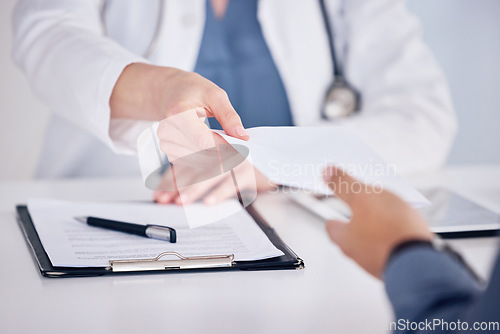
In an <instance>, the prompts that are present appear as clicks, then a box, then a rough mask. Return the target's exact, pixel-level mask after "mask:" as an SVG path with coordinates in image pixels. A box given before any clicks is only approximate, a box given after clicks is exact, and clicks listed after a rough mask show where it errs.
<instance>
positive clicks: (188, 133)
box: [110, 63, 249, 161]
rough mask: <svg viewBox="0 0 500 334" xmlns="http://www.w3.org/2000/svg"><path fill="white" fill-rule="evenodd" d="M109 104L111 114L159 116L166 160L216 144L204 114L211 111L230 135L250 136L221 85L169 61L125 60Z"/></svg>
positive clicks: (146, 117) (133, 117) (137, 116)
mask: <svg viewBox="0 0 500 334" xmlns="http://www.w3.org/2000/svg"><path fill="white" fill-rule="evenodd" d="M110 107H111V117H112V118H122V119H124V118H125V119H137V120H148V121H161V122H160V126H159V128H158V137H159V139H160V145H161V149H162V150H163V151H164V152H165V153H166V154H167V156H168V157H169V159H170V161H173V160H175V159H176V158H178V157H179V156H183V155H185V154H189V153H190V152H196V151H198V150H203V149H206V148H208V147H210V146H213V145H214V137H213V134H212V132H211V131H210V129H209V127H208V126H207V125H206V124H205V123H204V121H205V118H206V117H215V118H216V119H217V120H218V121H219V123H220V124H221V126H222V128H223V129H224V131H225V132H226V133H227V134H228V135H230V136H232V137H235V138H238V139H243V140H248V138H249V136H248V134H247V132H246V131H245V129H244V128H243V124H242V123H241V120H240V117H239V116H238V114H237V113H236V111H235V110H234V108H233V107H232V105H231V103H230V102H229V98H228V96H227V94H226V92H225V91H224V90H222V89H221V88H219V87H218V86H217V85H215V84H214V83H212V82H211V81H209V80H207V79H205V78H203V77H202V76H200V75H198V74H196V73H192V72H186V71H182V70H179V69H175V68H171V67H162V66H155V65H149V64H142V63H134V64H131V65H129V66H127V67H126V68H125V69H124V70H123V72H122V74H121V75H120V77H119V79H118V81H117V83H116V85H115V87H114V89H113V92H112V94H111V98H110ZM173 130H175V131H173Z"/></svg>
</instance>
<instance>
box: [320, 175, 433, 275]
mask: <svg viewBox="0 0 500 334" xmlns="http://www.w3.org/2000/svg"><path fill="white" fill-rule="evenodd" d="M325 181H326V182H327V183H328V185H329V187H330V188H331V189H332V191H333V192H334V193H335V195H336V196H338V197H339V198H340V199H342V200H343V201H344V202H346V203H347V204H348V205H349V206H350V208H351V211H352V219H351V221H350V222H349V223H345V222H340V221H334V220H332V221H328V222H327V223H326V229H327V231H328V234H329V236H330V238H331V239H332V241H333V242H335V243H336V244H337V245H338V246H339V247H340V248H341V249H342V251H343V252H344V253H345V254H346V255H347V256H349V257H350V258H352V259H353V260H354V261H356V262H357V263H358V264H359V265H360V266H361V267H362V268H363V269H365V270H366V271H367V272H369V273H370V274H372V275H373V276H376V277H378V278H381V277H382V273H383V271H384V268H385V265H386V263H387V260H388V258H389V255H390V253H391V251H392V249H393V248H394V247H395V246H397V245H398V244H400V243H401V242H404V241H407V240H431V239H432V237H433V234H432V233H431V232H430V231H429V229H428V227H427V224H426V222H425V221H424V220H423V218H422V217H420V215H419V214H418V213H417V212H416V211H415V210H413V209H412V208H411V207H410V206H409V205H408V204H406V203H405V202H404V201H403V200H402V199H400V198H399V197H397V196H396V195H394V194H392V193H391V192H389V191H386V190H382V189H380V188H375V187H372V186H369V185H366V184H364V183H362V182H360V181H358V180H356V179H354V178H353V177H351V176H349V175H347V174H346V173H345V172H343V171H341V170H339V169H336V168H334V167H330V168H327V170H325Z"/></svg>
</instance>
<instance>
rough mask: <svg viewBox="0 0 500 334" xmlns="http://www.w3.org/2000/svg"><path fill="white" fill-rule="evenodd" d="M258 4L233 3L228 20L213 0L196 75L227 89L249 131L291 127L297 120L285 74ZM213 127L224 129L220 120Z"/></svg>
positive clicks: (251, 1)
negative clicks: (263, 25) (215, 8)
mask: <svg viewBox="0 0 500 334" xmlns="http://www.w3.org/2000/svg"><path fill="white" fill-rule="evenodd" d="M257 5H258V0H230V1H229V4H228V7H227V9H226V13H225V16H224V17H223V18H221V19H218V18H216V17H215V14H214V12H213V10H212V6H211V5H210V1H208V0H207V4H206V21H205V29H204V33H203V38H202V42H201V46H200V51H199V54H198V59H197V63H196V67H195V70H194V71H195V72H197V73H198V74H200V75H202V76H203V77H205V78H207V79H209V80H210V81H212V82H214V83H215V84H217V85H218V86H219V87H220V88H222V89H224V90H225V91H226V92H227V94H228V96H229V100H230V101H231V104H232V105H233V107H234V108H235V110H236V112H237V113H238V114H239V115H240V117H241V120H242V122H243V125H244V127H246V128H249V127H255V126H290V125H293V119H292V114H291V112H290V106H289V103H288V98H287V94H286V91H285V87H284V86H283V82H282V80H281V77H280V74H279V72H278V69H277V68H276V65H275V63H274V61H273V58H272V56H271V52H270V51H269V48H268V47H267V44H266V41H265V39H264V35H263V34H262V29H261V27H260V24H259V21H258V19H257ZM209 122H210V127H211V128H213V129H221V127H220V124H219V122H217V120H215V118H211V119H210V120H209Z"/></svg>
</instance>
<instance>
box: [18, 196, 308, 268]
mask: <svg viewBox="0 0 500 334" xmlns="http://www.w3.org/2000/svg"><path fill="white" fill-rule="evenodd" d="M120 208H121V209H120ZM117 209H119V210H117ZM178 210H179V207H175V206H172V207H170V206H160V205H155V204H151V203H123V202H120V203H118V202H108V203H103V202H100V203H82V202H68V201H57V200H46V199H34V200H29V201H28V205H27V206H26V205H20V206H17V215H18V221H19V223H20V226H21V228H22V230H23V232H24V235H25V237H26V239H27V241H28V244H29V246H30V247H31V249H32V252H33V254H34V256H35V258H36V261H37V264H38V267H39V269H40V271H41V273H42V275H44V276H46V277H74V276H99V275H108V274H126V273H150V272H151V273H152V272H185V271H203V270H264V269H300V268H303V267H304V263H303V261H302V260H301V259H300V258H298V257H297V255H296V254H295V253H294V252H293V251H292V250H291V249H290V248H289V247H288V246H286V245H285V244H284V243H283V242H282V241H281V239H280V238H279V237H278V236H277V235H276V233H275V232H274V230H273V229H272V228H270V227H269V226H268V225H267V223H266V222H265V221H264V220H263V219H262V218H261V217H260V216H259V215H258V213H257V212H256V211H255V209H254V208H253V207H252V206H250V207H247V208H246V209H243V208H242V210H240V211H239V212H238V213H236V214H234V215H232V216H230V217H227V218H225V219H223V220H222V221H220V222H217V223H214V224H210V225H207V226H203V227H200V228H197V229H190V228H189V227H187V224H186V223H185V222H183V221H182V219H181V218H180V215H179V214H178ZM83 211H85V212H87V213H88V214H92V215H99V216H101V217H106V218H109V219H122V220H125V219H127V220H128V221H135V222H137V221H139V218H141V217H142V219H141V222H144V223H154V224H160V223H161V221H158V219H160V218H161V219H162V220H168V224H169V225H170V226H173V227H175V228H176V230H177V232H178V242H177V243H175V244H172V243H168V242H165V241H162V240H154V239H148V238H141V237H139V236H135V235H127V234H124V233H121V232H116V231H109V230H104V229H99V228H95V227H92V226H87V225H85V224H82V223H79V222H76V221H74V219H71V217H73V216H75V215H79V214H83V213H84V212H83ZM89 211H90V212H89ZM164 224H166V222H164ZM183 224H186V225H185V226H184V225H183Z"/></svg>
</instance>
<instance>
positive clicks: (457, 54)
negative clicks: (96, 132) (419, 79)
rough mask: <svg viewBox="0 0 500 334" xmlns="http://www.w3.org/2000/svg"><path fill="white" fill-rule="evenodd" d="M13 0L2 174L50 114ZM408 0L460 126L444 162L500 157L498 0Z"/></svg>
mask: <svg viewBox="0 0 500 334" xmlns="http://www.w3.org/2000/svg"><path fill="white" fill-rule="evenodd" d="M138 1H139V0H138ZM347 1H349V0H347ZM369 1H376V0H369ZM14 4H15V0H2V1H0V43H1V44H0V45H1V47H0V50H1V51H0V73H1V77H0V113H1V114H0V115H1V116H0V161H1V163H0V179H27V178H30V177H31V175H32V173H33V170H34V167H35V164H36V162H37V160H38V154H39V149H40V145H41V142H42V140H43V134H44V131H45V125H46V124H47V120H48V115H49V112H48V110H47V108H46V107H45V106H44V105H43V104H42V103H40V102H39V101H38V100H37V99H36V98H35V97H34V96H33V95H32V93H31V91H30V89H29V86H28V83H27V81H26V79H25V78H24V77H23V75H22V74H21V73H20V72H19V70H18V69H17V68H15V67H14V65H13V64H12V62H11V60H10V44H11V22H10V15H11V12H12V8H13V6H14ZM407 4H408V7H409V8H410V10H411V11H412V12H414V13H415V14H416V15H417V16H418V17H419V18H420V19H421V20H422V24H423V27H424V39H425V40H426V41H427V43H428V44H429V45H430V46H431V48H432V50H433V51H434V54H435V55H436V57H437V59H438V61H439V63H440V64H441V66H442V67H443V69H444V71H445V73H446V74H447V76H448V80H449V83H450V87H451V91H452V95H453V100H454V104H455V108H456V111H457V113H458V118H459V123H460V131H459V134H458V137H457V140H456V143H455V146H454V148H453V150H452V152H451V155H450V158H449V164H491V163H496V164H498V163H500V19H499V18H500V1H499V0H439V1H436V0H407Z"/></svg>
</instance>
